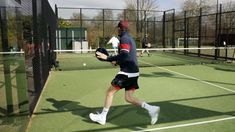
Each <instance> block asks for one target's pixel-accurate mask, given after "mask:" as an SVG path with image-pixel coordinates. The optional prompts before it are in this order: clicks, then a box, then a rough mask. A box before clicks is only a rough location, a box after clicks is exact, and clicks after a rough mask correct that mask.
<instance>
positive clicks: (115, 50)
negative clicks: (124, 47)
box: [107, 35, 119, 55]
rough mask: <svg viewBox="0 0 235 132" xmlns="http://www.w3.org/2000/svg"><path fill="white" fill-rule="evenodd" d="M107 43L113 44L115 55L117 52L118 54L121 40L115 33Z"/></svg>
mask: <svg viewBox="0 0 235 132" xmlns="http://www.w3.org/2000/svg"><path fill="white" fill-rule="evenodd" d="M107 44H112V47H113V50H114V53H115V55H116V54H117V49H118V45H119V40H118V38H117V37H116V36H115V35H113V37H112V38H111V39H110V40H109V41H108V43H107Z"/></svg>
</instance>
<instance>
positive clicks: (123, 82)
mask: <svg viewBox="0 0 235 132" xmlns="http://www.w3.org/2000/svg"><path fill="white" fill-rule="evenodd" d="M138 78H139V77H138V76H137V77H131V78H128V76H127V75H123V74H117V75H116V77H115V78H114V79H113V81H112V82H111V84H112V86H113V87H115V88H116V89H122V88H125V90H126V91H127V90H132V89H134V90H135V89H138V88H139V86H138Z"/></svg>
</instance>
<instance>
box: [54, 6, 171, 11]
mask: <svg viewBox="0 0 235 132" xmlns="http://www.w3.org/2000/svg"><path fill="white" fill-rule="evenodd" d="M57 9H85V10H128V11H137V10H133V9H111V8H81V7H62V6H59V7H57ZM171 10H173V9H171ZM138 11H140V12H141V11H150V12H164V11H161V10H138Z"/></svg>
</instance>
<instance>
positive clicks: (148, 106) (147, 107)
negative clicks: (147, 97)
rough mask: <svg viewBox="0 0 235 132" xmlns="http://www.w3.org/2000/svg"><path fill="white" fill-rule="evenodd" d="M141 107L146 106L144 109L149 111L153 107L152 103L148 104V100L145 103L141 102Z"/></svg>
mask: <svg viewBox="0 0 235 132" xmlns="http://www.w3.org/2000/svg"><path fill="white" fill-rule="evenodd" d="M141 107H142V108H144V109H146V110H147V111H150V110H151V108H152V105H149V104H147V103H146V102H143V103H142V104H141Z"/></svg>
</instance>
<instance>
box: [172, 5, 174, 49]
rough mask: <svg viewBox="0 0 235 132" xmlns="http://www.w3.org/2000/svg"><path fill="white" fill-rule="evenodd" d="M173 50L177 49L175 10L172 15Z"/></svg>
mask: <svg viewBox="0 0 235 132" xmlns="http://www.w3.org/2000/svg"><path fill="white" fill-rule="evenodd" d="M172 48H175V9H173V14H172Z"/></svg>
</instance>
